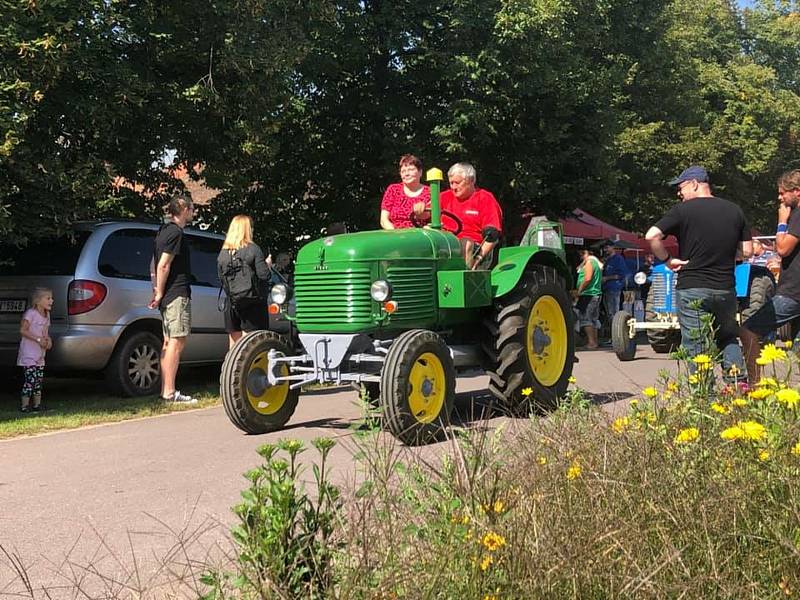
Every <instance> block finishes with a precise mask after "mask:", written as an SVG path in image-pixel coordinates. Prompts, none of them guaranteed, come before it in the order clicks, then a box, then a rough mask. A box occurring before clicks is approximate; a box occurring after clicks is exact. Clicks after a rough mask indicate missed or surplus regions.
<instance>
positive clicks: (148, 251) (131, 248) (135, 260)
mask: <svg viewBox="0 0 800 600" xmlns="http://www.w3.org/2000/svg"><path fill="white" fill-rule="evenodd" d="M155 237H156V232H155V231H152V230H149V229H120V230H119V231H115V232H114V233H112V234H111V235H109V236H108V237H107V238H106V241H105V242H104V243H103V248H102V250H100V256H99V257H98V259H97V270H98V271H100V274H101V275H105V276H106V277H116V278H119V279H140V280H143V281H149V280H150V261H151V260H152V259H153V240H154V239H155Z"/></svg>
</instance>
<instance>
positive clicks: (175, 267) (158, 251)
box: [149, 196, 197, 403]
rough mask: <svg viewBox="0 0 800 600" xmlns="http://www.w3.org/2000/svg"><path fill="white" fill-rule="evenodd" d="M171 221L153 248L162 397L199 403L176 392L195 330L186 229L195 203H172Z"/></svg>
mask: <svg viewBox="0 0 800 600" xmlns="http://www.w3.org/2000/svg"><path fill="white" fill-rule="evenodd" d="M167 210H168V212H169V215H170V220H169V222H168V223H166V224H165V225H162V227H161V229H159V230H158V234H157V235H156V239H155V243H154V248H153V262H152V263H151V264H152V269H151V278H152V280H153V299H152V300H151V301H150V304H149V307H150V308H152V309H155V308H158V309H159V310H160V311H161V323H162V329H163V332H164V345H163V346H162V348H161V398H162V399H163V400H165V401H168V402H186V403H194V402H197V400H195V399H194V398H192V397H191V396H187V395H185V394H181V393H180V392H179V391H177V390H176V389H175V377H176V376H177V374H178V363H179V362H180V359H181V353H182V352H183V348H184V347H185V346H186V338H187V337H188V336H189V334H190V333H191V331H192V304H191V296H192V290H191V287H190V284H191V256H190V251H189V243H188V242H187V240H186V238H185V237H184V235H183V228H184V227H186V225H187V224H188V223H190V222H191V220H192V216H193V215H194V204H192V201H191V199H190V198H188V197H186V196H175V197H174V198H173V199H172V200H171V201H170V203H169V206H168V209H167Z"/></svg>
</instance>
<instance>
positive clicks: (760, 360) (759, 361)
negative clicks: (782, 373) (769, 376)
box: [756, 356, 772, 367]
mask: <svg viewBox="0 0 800 600" xmlns="http://www.w3.org/2000/svg"><path fill="white" fill-rule="evenodd" d="M770 362H772V361H769V360H767V359H766V358H763V357H761V356H759V357H758V358H757V359H756V364H757V365H758V366H760V367H765V366H767V365H768V364H769V363H770Z"/></svg>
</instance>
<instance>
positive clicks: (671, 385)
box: [667, 381, 678, 392]
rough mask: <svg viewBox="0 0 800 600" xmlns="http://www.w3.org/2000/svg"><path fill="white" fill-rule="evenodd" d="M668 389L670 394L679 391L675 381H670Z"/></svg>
mask: <svg viewBox="0 0 800 600" xmlns="http://www.w3.org/2000/svg"><path fill="white" fill-rule="evenodd" d="M667 389H668V390H669V391H670V392H677V391H678V384H677V383H675V382H674V381H670V382H669V383H668V384H667Z"/></svg>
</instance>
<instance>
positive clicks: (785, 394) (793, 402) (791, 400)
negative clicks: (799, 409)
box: [775, 388, 800, 408]
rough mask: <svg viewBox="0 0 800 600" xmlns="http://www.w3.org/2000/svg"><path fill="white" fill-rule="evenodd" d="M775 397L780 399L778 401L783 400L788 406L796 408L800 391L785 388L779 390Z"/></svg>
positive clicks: (799, 398)
mask: <svg viewBox="0 0 800 600" xmlns="http://www.w3.org/2000/svg"><path fill="white" fill-rule="evenodd" d="M775 397H776V398H777V399H778V402H783V403H784V404H785V405H786V406H787V407H789V408H794V407H795V406H797V402H798V401H799V400H800V393H798V392H797V390H792V389H789V388H784V389H782V390H778V391H777V392H776V393H775Z"/></svg>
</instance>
